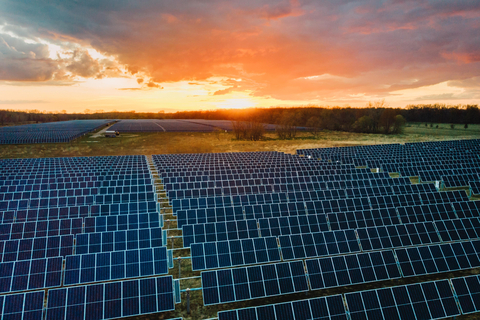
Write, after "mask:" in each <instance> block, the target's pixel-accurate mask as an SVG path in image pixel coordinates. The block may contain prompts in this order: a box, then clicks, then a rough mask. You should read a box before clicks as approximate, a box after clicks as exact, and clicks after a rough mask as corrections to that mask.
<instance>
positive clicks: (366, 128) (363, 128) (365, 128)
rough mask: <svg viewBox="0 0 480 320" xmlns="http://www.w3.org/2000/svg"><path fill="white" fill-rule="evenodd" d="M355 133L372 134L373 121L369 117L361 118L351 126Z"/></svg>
mask: <svg viewBox="0 0 480 320" xmlns="http://www.w3.org/2000/svg"><path fill="white" fill-rule="evenodd" d="M353 128H354V130H355V131H356V132H363V133H372V132H374V121H373V119H372V118H371V117H369V116H363V117H361V118H360V119H358V120H357V121H355V123H354V124H353Z"/></svg>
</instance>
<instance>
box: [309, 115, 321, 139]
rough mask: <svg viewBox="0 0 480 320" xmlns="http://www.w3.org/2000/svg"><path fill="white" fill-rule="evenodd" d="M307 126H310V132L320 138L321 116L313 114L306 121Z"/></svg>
mask: <svg viewBox="0 0 480 320" xmlns="http://www.w3.org/2000/svg"><path fill="white" fill-rule="evenodd" d="M306 125H307V127H308V128H309V132H310V133H311V134H312V135H313V136H314V137H315V138H318V137H319V136H320V126H321V122H320V118H319V117H317V116H312V117H310V118H309V119H308V120H307V123H306Z"/></svg>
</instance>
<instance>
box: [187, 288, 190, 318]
mask: <svg viewBox="0 0 480 320" xmlns="http://www.w3.org/2000/svg"><path fill="white" fill-rule="evenodd" d="M187 314H190V288H187Z"/></svg>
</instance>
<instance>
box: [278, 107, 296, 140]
mask: <svg viewBox="0 0 480 320" xmlns="http://www.w3.org/2000/svg"><path fill="white" fill-rule="evenodd" d="M295 120H296V119H295V115H294V114H289V113H285V114H284V115H283V116H282V120H281V122H280V125H278V126H277V127H276V128H275V132H276V133H277V135H278V138H280V139H293V138H295V136H296V135H297V127H296V126H295V122H296V121H295Z"/></svg>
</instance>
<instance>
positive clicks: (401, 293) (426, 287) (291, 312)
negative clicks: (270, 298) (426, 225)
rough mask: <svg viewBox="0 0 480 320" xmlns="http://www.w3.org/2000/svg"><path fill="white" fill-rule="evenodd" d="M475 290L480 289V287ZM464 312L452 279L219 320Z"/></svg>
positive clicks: (229, 314)
mask: <svg viewBox="0 0 480 320" xmlns="http://www.w3.org/2000/svg"><path fill="white" fill-rule="evenodd" d="M455 280H456V279H453V280H452V282H453V281H455ZM458 280H459V281H458V282H457V283H458V284H457V285H460V283H461V281H465V280H469V281H470V279H465V280H464V278H460V279H458ZM477 284H478V280H477ZM466 292H467V290H466ZM475 292H478V287H477V288H476V289H475ZM469 293H470V292H468V293H467V294H465V299H464V300H465V302H464V304H465V305H468V307H470V308H469V309H468V310H474V308H472V302H471V301H468V299H469V298H470V295H469ZM460 314H461V311H460V310H459V308H458V306H457V304H456V302H455V293H454V292H453V290H452V288H451V287H450V284H449V281H448V280H439V281H432V282H422V283H418V284H409V285H404V286H396V287H387V288H382V289H373V290H365V291H360V292H353V293H346V294H343V295H334V296H326V297H320V298H313V299H308V300H299V301H292V302H285V303H278V304H273V305H266V306H260V307H251V308H244V309H238V310H230V311H221V312H219V313H218V319H219V320H256V319H272V320H273V319H287V320H294V319H305V320H314V319H322V320H327V319H332V320H343V319H345V320H346V319H352V320H359V319H385V320H391V319H443V318H446V317H454V316H458V315H460Z"/></svg>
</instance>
